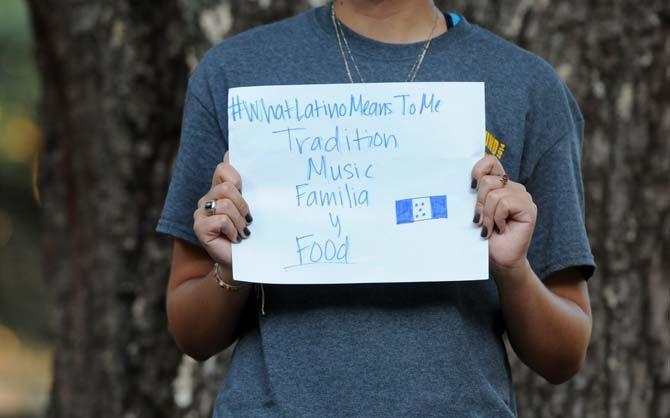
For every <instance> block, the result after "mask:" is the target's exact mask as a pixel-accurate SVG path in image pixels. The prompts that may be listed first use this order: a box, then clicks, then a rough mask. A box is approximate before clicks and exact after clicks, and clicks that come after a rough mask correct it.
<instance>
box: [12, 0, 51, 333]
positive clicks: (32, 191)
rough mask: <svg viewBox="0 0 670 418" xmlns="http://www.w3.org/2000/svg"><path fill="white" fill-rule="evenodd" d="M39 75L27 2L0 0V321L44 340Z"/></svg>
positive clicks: (45, 299)
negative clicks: (37, 183)
mask: <svg viewBox="0 0 670 418" xmlns="http://www.w3.org/2000/svg"><path fill="white" fill-rule="evenodd" d="M38 97H39V80H38V75H37V69H36V66H35V60H34V50H33V45H32V40H31V28H30V22H29V16H28V11H27V6H26V4H25V3H24V1H23V0H0V324H4V325H5V326H7V327H9V328H10V329H12V330H14V331H15V332H16V333H17V334H18V335H20V336H22V337H24V336H25V337H26V338H29V339H38V340H45V339H48V335H49V333H48V322H47V306H48V304H47V303H46V302H47V297H46V291H45V286H44V283H43V280H42V276H41V268H40V267H41V266H40V262H41V247H40V242H41V234H40V231H41V228H40V211H39V208H38V204H37V193H36V188H35V187H34V184H35V182H34V179H35V173H36V168H37V157H38V151H39V148H40V130H39V127H38V126H39V125H38V123H37V122H36V114H37V110H36V108H37V106H36V104H37V100H38Z"/></svg>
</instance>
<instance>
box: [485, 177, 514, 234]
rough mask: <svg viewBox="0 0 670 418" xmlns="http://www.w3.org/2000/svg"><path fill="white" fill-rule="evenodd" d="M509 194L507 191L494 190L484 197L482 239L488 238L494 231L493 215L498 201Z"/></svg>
mask: <svg viewBox="0 0 670 418" xmlns="http://www.w3.org/2000/svg"><path fill="white" fill-rule="evenodd" d="M510 193H511V191H510V190H508V189H496V190H493V191H491V192H490V193H488V194H487V195H486V201H485V202H484V206H483V209H482V219H481V223H482V238H488V237H490V236H491V234H492V233H493V231H494V227H495V225H496V224H495V221H494V215H495V210H496V207H497V206H498V204H499V202H500V200H501V199H502V198H503V197H504V196H507V195H509V194H510Z"/></svg>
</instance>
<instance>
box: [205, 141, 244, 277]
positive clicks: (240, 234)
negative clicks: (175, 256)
mask: <svg viewBox="0 0 670 418" xmlns="http://www.w3.org/2000/svg"><path fill="white" fill-rule="evenodd" d="M240 190H242V178H241V177H240V174H239V173H238V172H237V170H235V169H234V168H233V166H232V165H230V163H229V159H228V152H226V154H225V156H224V157H223V162H222V163H220V164H219V165H218V166H216V170H215V171H214V176H213V177H212V187H211V188H210V189H209V192H207V194H206V195H204V196H203V197H202V198H201V199H200V200H199V201H198V208H197V209H196V210H195V212H194V213H193V219H194V224H193V230H194V231H195V235H196V236H197V237H198V239H199V240H200V242H201V243H202V245H203V247H204V248H205V250H206V251H207V253H209V255H210V257H212V259H213V260H214V261H216V262H218V263H220V264H223V265H225V266H230V265H231V263H232V246H231V244H232V243H239V242H241V241H242V239H245V238H248V237H249V234H251V231H249V228H248V225H249V224H250V223H251V221H252V220H253V218H252V217H251V214H250V213H249V206H247V202H246V201H245V200H244V199H243V198H242V195H241V194H240ZM210 200H213V201H216V213H215V214H213V215H208V214H207V212H206V211H205V203H206V202H207V201H210Z"/></svg>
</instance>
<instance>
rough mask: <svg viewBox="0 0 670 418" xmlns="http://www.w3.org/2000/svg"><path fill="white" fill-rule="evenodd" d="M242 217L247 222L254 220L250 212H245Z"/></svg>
mask: <svg viewBox="0 0 670 418" xmlns="http://www.w3.org/2000/svg"><path fill="white" fill-rule="evenodd" d="M244 219H246V220H247V223H248V224H250V223H252V222H253V221H254V218H253V217H252V216H251V214H250V213H247V216H245V217H244Z"/></svg>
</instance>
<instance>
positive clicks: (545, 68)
mask: <svg viewBox="0 0 670 418" xmlns="http://www.w3.org/2000/svg"><path fill="white" fill-rule="evenodd" d="M474 40H475V42H474V43H473V45H474V46H473V47H474V48H475V50H476V52H477V55H479V56H480V57H481V58H482V60H484V61H485V62H486V63H487V64H486V65H491V66H493V67H494V68H495V71H496V72H498V73H499V76H501V77H504V78H505V79H507V80H510V81H512V82H514V83H516V84H517V86H519V87H524V88H526V89H528V90H530V91H533V92H535V93H543V92H549V93H562V91H563V90H565V88H566V87H565V83H564V82H563V80H561V78H560V76H559V75H558V73H557V72H556V70H555V69H554V68H553V67H552V65H551V64H550V63H549V62H547V60H545V59H544V58H542V57H541V56H539V55H537V54H535V53H533V52H531V51H528V50H527V49H524V48H522V47H520V46H518V45H516V44H514V43H512V42H510V41H508V40H507V39H504V38H503V37H501V36H499V35H497V34H495V33H493V32H491V31H489V30H487V29H484V28H482V27H478V30H477V32H476V35H475V39H474Z"/></svg>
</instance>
